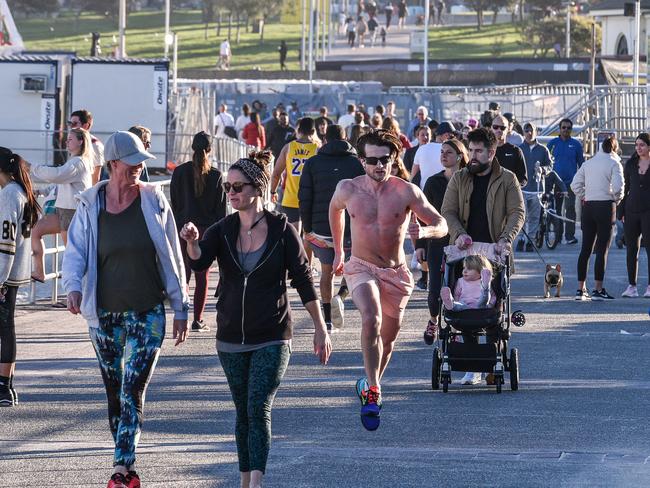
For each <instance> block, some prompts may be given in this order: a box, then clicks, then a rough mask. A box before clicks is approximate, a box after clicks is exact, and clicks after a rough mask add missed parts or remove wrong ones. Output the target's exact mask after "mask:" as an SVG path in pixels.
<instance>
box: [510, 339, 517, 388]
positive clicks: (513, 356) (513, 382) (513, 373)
mask: <svg viewBox="0 0 650 488" xmlns="http://www.w3.org/2000/svg"><path fill="white" fill-rule="evenodd" d="M510 389H511V390H512V391H517V390H518V389H519V351H517V348H514V349H511V350H510Z"/></svg>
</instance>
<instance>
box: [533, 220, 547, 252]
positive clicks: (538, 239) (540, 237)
mask: <svg viewBox="0 0 650 488" xmlns="http://www.w3.org/2000/svg"><path fill="white" fill-rule="evenodd" d="M545 231H546V218H545V217H542V218H541V219H540V221H539V227H538V228H537V232H535V237H533V241H534V242H535V247H536V248H537V249H541V248H542V246H543V245H544V233H545Z"/></svg>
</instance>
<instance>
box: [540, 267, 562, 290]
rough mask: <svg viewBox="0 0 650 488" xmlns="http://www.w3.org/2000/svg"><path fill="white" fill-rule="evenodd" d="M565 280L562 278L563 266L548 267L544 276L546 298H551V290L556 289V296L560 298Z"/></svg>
mask: <svg viewBox="0 0 650 488" xmlns="http://www.w3.org/2000/svg"><path fill="white" fill-rule="evenodd" d="M563 284H564V278H562V266H560V265H559V264H556V265H554V266H551V265H550V264H547V265H546V273H545V274H544V298H551V288H555V289H556V292H555V296H556V297H557V298H560V292H561V291H562V285H563Z"/></svg>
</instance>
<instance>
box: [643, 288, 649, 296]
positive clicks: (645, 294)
mask: <svg viewBox="0 0 650 488" xmlns="http://www.w3.org/2000/svg"><path fill="white" fill-rule="evenodd" d="M643 298H650V285H648V288H646V289H645V293H644V294H643Z"/></svg>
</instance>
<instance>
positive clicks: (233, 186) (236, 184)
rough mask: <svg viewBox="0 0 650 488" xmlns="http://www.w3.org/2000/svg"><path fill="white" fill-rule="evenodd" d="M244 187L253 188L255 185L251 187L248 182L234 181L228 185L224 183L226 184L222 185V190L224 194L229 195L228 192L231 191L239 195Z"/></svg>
mask: <svg viewBox="0 0 650 488" xmlns="http://www.w3.org/2000/svg"><path fill="white" fill-rule="evenodd" d="M246 185H250V186H255V185H253V184H252V183H248V182H245V181H235V182H234V183H229V182H227V181H226V182H225V183H224V184H223V190H224V191H225V192H226V193H230V190H231V189H232V190H233V191H234V192H235V193H241V192H242V191H244V187H245V186H246Z"/></svg>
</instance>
